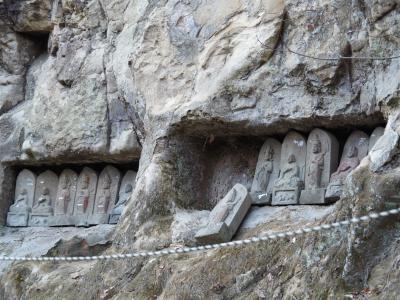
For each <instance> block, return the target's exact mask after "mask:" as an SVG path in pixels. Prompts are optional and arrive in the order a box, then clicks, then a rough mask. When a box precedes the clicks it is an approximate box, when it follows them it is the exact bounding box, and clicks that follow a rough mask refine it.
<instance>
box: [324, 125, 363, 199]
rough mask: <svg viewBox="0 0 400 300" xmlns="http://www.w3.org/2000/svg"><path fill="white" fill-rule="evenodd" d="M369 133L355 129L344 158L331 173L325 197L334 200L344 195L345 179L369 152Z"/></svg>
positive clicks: (345, 148) (344, 151)
mask: <svg viewBox="0 0 400 300" xmlns="http://www.w3.org/2000/svg"><path fill="white" fill-rule="evenodd" d="M368 143H369V138H368V135H367V134H365V133H364V132H362V131H359V130H356V131H354V132H353V133H352V134H351V135H350V136H349V137H348V139H347V141H346V144H345V145H344V149H343V154H342V158H341V159H340V164H339V167H338V169H337V170H336V172H335V173H333V174H332V175H331V178H330V180H329V185H328V187H327V189H326V194H325V199H326V201H329V202H332V201H336V200H338V199H339V198H340V197H341V195H342V189H343V185H344V181H345V180H346V177H347V175H349V174H350V172H351V171H353V170H354V169H355V168H356V167H357V166H358V165H359V164H360V162H361V160H362V159H363V158H364V157H365V156H366V155H367V154H368Z"/></svg>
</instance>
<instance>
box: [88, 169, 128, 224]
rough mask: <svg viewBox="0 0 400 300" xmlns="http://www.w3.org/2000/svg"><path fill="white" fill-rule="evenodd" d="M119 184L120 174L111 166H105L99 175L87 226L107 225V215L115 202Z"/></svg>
mask: <svg viewBox="0 0 400 300" xmlns="http://www.w3.org/2000/svg"><path fill="white" fill-rule="evenodd" d="M120 182H121V172H120V171H119V170H118V169H116V168H115V167H113V166H106V167H105V168H104V170H103V171H102V172H101V173H100V176H99V182H98V185H97V191H96V198H95V202H94V205H93V208H92V214H89V224H91V225H95V224H106V223H108V219H109V214H110V213H111V211H112V210H113V208H114V204H115V202H116V200H117V196H118V190H119V186H120Z"/></svg>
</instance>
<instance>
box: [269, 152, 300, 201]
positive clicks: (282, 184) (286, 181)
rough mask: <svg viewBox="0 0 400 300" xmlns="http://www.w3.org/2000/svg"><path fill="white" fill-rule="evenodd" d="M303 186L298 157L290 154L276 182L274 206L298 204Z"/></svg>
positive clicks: (273, 196)
mask: <svg viewBox="0 0 400 300" xmlns="http://www.w3.org/2000/svg"><path fill="white" fill-rule="evenodd" d="M303 185H304V183H303V180H301V178H300V168H299V166H298V165H297V162H296V157H295V156H294V154H290V155H289V157H288V161H287V163H286V165H285V166H284V167H283V169H282V171H281V174H280V176H279V178H278V179H277V180H276V181H275V184H274V189H273V195H272V205H281V204H297V201H298V199H299V194H300V191H301V189H302V187H303Z"/></svg>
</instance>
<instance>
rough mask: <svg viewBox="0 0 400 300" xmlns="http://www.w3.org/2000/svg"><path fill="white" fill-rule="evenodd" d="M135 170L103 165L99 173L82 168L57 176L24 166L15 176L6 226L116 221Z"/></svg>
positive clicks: (128, 196)
mask: <svg viewBox="0 0 400 300" xmlns="http://www.w3.org/2000/svg"><path fill="white" fill-rule="evenodd" d="M135 179H136V172H134V171H128V172H126V174H125V175H124V177H123V178H122V176H121V172H120V171H119V170H118V169H117V168H115V167H113V166H106V167H105V168H104V169H103V171H102V172H101V173H100V175H98V174H97V172H95V171H94V170H92V169H91V168H88V167H85V168H84V169H83V170H82V172H81V173H80V175H79V176H78V174H77V173H76V172H75V171H73V170H70V169H66V170H64V171H63V172H62V173H61V175H60V177H58V176H57V174H56V173H54V172H53V171H50V170H48V171H45V172H43V173H41V174H39V176H36V174H34V173H33V172H31V171H29V170H27V169H25V170H23V171H21V172H20V173H19V175H18V177H17V182H16V188H15V201H14V204H13V205H11V206H10V209H9V212H8V215H7V225H8V226H71V225H75V226H88V225H96V224H106V223H110V224H116V223H117V222H118V220H119V217H120V215H121V213H122V211H123V208H124V207H125V204H126V202H127V201H128V200H129V198H130V196H131V194H132V191H133V189H134V186H135Z"/></svg>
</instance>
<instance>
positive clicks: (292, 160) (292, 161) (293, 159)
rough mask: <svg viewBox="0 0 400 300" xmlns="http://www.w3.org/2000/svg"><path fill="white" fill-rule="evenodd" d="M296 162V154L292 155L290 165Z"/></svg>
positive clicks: (289, 160) (289, 159)
mask: <svg viewBox="0 0 400 300" xmlns="http://www.w3.org/2000/svg"><path fill="white" fill-rule="evenodd" d="M294 162H296V156H294V154H290V155H289V158H288V163H290V164H291V163H294Z"/></svg>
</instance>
